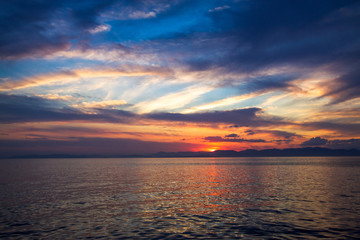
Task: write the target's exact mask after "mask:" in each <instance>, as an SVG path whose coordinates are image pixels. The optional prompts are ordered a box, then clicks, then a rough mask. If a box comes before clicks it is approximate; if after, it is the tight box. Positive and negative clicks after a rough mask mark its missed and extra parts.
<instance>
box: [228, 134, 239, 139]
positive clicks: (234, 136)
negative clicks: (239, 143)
mask: <svg viewBox="0 0 360 240" xmlns="http://www.w3.org/2000/svg"><path fill="white" fill-rule="evenodd" d="M225 137H227V138H238V137H240V136H239V135H237V134H236V133H231V134H229V135H226V136H225Z"/></svg>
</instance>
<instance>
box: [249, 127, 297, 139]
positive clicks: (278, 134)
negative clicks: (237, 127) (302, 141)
mask: <svg viewBox="0 0 360 240" xmlns="http://www.w3.org/2000/svg"><path fill="white" fill-rule="evenodd" d="M244 132H245V133H246V135H255V134H259V133H260V134H261V133H267V134H271V135H273V136H276V137H280V138H285V139H288V140H289V139H291V138H294V137H302V136H300V135H298V134H296V133H292V132H286V131H279V130H252V129H248V130H245V131H244Z"/></svg>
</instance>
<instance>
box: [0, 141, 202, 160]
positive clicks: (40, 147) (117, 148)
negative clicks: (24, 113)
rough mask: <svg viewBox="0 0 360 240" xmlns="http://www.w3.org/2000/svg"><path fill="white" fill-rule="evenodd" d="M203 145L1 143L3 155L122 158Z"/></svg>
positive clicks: (95, 142) (137, 142)
mask: <svg viewBox="0 0 360 240" xmlns="http://www.w3.org/2000/svg"><path fill="white" fill-rule="evenodd" d="M200 146H201V144H188V143H184V142H155V141H141V140H135V139H127V138H90V137H89V138H82V137H80V138H70V139H67V140H51V139H43V138H40V139H39V138H35V139H27V140H0V155H1V156H2V157H4V156H19V155H29V154H30V155H31V154H35V155H38V154H39V153H41V154H43V155H46V154H74V155H104V156H111V155H121V154H147V153H156V152H160V151H167V152H178V151H184V150H186V151H191V150H193V149H196V148H199V147H200Z"/></svg>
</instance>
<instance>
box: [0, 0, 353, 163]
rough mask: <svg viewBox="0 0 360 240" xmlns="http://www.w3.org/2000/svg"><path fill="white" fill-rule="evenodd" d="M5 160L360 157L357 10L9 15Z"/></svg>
mask: <svg viewBox="0 0 360 240" xmlns="http://www.w3.org/2000/svg"><path fill="white" fill-rule="evenodd" d="M0 31H1V34H0V138H1V139H0V142H1V143H0V153H1V156H13V155H27V154H53V153H60V154H95V155H106V154H108V155H112V154H145V153H156V152H159V151H166V152H176V151H214V150H217V149H224V150H225V149H233V150H237V151H240V150H245V149H249V148H251V149H268V148H288V147H291V148H298V147H312V146H320V147H327V148H345V149H349V148H358V149H360V98H359V97H360V1H358V0H354V1H351V0H338V1H332V0H323V1H314V0H311V1H310V0H309V1H307V0H302V1H300V0H299V1H297V0H292V1H288V0H283V1H280V0H274V1H268V0H223V1H221V0H218V1H212V0H198V1H197V0H173V1H170V0H169V1H163V0H143V1H141V0H132V1H130V0H119V1H116V0H102V1H98V0H87V1H72V0H71V1H70V0H51V1H50V0H11V1H0Z"/></svg>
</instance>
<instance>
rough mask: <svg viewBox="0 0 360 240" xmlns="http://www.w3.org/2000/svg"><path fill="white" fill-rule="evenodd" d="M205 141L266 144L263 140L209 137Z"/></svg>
mask: <svg viewBox="0 0 360 240" xmlns="http://www.w3.org/2000/svg"><path fill="white" fill-rule="evenodd" d="M204 140H206V141H208V142H253V143H259V142H261V143H264V142H266V141H265V140H263V139H242V138H227V137H225V138H222V137H219V136H209V137H205V138H204Z"/></svg>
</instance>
